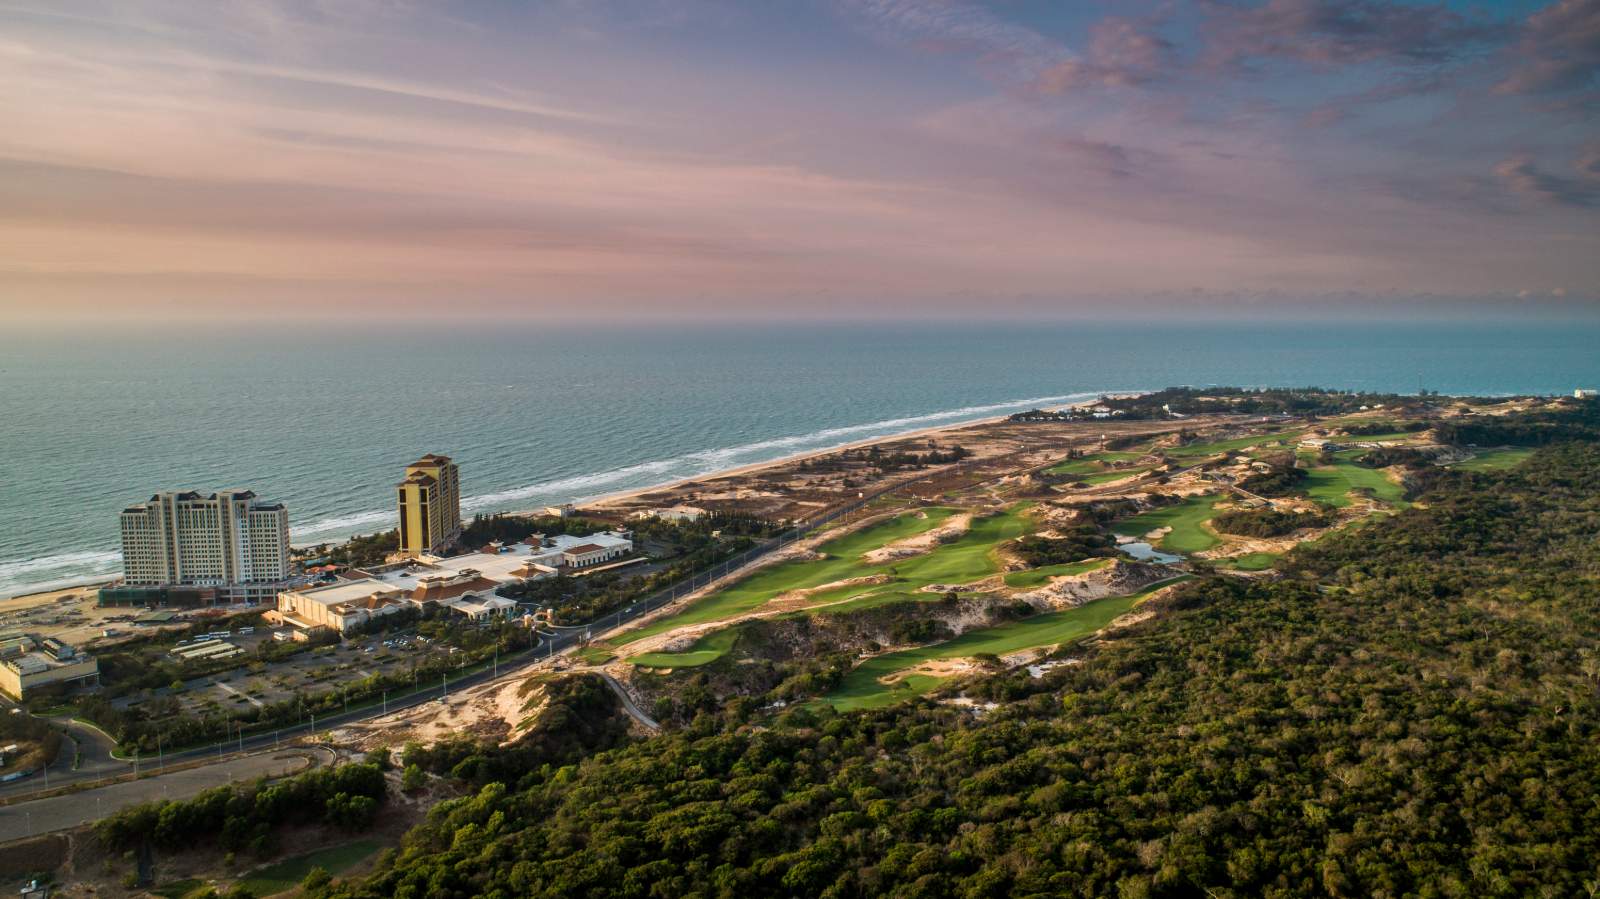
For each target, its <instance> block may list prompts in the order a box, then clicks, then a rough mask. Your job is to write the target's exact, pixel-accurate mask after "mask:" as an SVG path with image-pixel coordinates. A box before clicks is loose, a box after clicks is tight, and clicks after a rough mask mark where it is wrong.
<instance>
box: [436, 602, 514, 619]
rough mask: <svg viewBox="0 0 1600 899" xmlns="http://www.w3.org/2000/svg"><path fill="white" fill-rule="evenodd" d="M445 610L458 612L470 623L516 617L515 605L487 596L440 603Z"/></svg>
mask: <svg viewBox="0 0 1600 899" xmlns="http://www.w3.org/2000/svg"><path fill="white" fill-rule="evenodd" d="M442 605H444V606H445V608H448V609H450V610H451V611H454V612H458V613H460V614H462V615H465V616H467V618H469V619H471V620H472V621H487V620H488V619H490V618H512V617H514V616H515V615H516V611H517V604H516V603H515V602H514V601H512V600H509V599H506V598H505V597H503V596H488V597H483V598H481V599H480V598H476V597H474V598H470V599H465V598H464V599H454V600H450V601H448V602H445V603H442Z"/></svg>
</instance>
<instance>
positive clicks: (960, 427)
mask: <svg viewBox="0 0 1600 899" xmlns="http://www.w3.org/2000/svg"><path fill="white" fill-rule="evenodd" d="M1105 395H1109V396H1120V395H1123V394H1121V393H1108V394H1105ZM1098 401H1099V400H1098V399H1086V400H1080V401H1078V402H1075V403H1065V404H1060V405H1052V406H1045V407H1044V408H1046V409H1068V408H1076V407H1082V406H1092V405H1094V404H1095V403H1096V402H1098ZM1007 418H1009V416H1008V415H994V416H988V417H985V418H976V419H971V420H969V421H963V422H955V423H951V424H942V425H934V426H931V427H925V428H916V429H913V430H909V431H901V432H898V433H894V434H884V435H880V436H877V437H868V438H863V439H861V440H853V441H849V442H847V443H841V444H837V445H835V446H830V447H824V448H821V449H813V450H807V451H805V452H800V453H794V454H791V455H787V456H780V457H778V458H775V459H766V460H762V461H760V462H751V463H749V464H746V465H739V466H734V467H732V468H725V469H719V470H716V471H710V472H706V473H705V474H702V475H699V476H697V477H691V478H678V479H675V480H671V481H663V482H659V483H655V484H648V485H645V486H642V487H635V488H630V489H627V490H619V491H615V492H612V493H605V494H600V495H597V496H592V497H587V498H584V499H582V500H577V501H575V502H573V505H574V506H575V507H577V508H580V509H581V508H590V509H595V510H597V511H617V510H622V509H626V508H627V507H628V506H629V505H632V504H635V503H638V502H640V501H641V500H642V498H643V497H646V496H651V495H656V494H677V493H682V492H684V490H685V488H687V487H690V486H692V485H702V484H708V483H711V482H719V481H729V480H734V479H738V478H745V477H752V476H759V475H762V474H767V473H772V472H776V471H779V470H782V469H785V468H789V467H791V466H796V465H799V464H801V463H803V462H806V461H809V460H817V459H822V458H825V457H827V456H831V455H835V454H838V453H845V452H849V451H852V450H858V449H865V448H868V447H871V446H874V445H889V444H894V443H899V442H902V441H913V440H938V439H942V440H947V441H948V439H949V438H950V437H951V435H954V434H958V433H960V432H963V431H971V430H974V429H978V428H984V427H989V426H994V425H998V424H1003V423H1004V422H1005V421H1006V419H1007ZM499 514H507V515H526V516H537V515H540V514H543V507H539V508H534V509H519V510H509V511H507V512H504V513H499ZM328 542H330V541H315V542H312V543H298V542H297V543H295V544H293V545H294V547H295V548H296V549H304V548H306V547H309V546H317V545H321V544H323V543H328ZM115 580H116V577H115V576H114V575H100V576H97V577H94V578H91V579H85V580H84V581H81V582H77V583H74V584H67V585H56V586H52V587H50V588H48V589H46V590H39V591H34V592H31V593H20V594H13V595H12V596H9V597H4V598H0V616H4V615H5V614H6V613H8V612H17V611H21V610H24V609H30V608H34V607H37V606H39V605H43V604H47V603H51V602H55V601H57V600H59V599H60V598H62V597H64V596H68V595H71V594H74V593H83V592H86V591H93V590H95V589H98V588H99V587H102V586H105V585H107V584H109V583H113V582H114V581H115Z"/></svg>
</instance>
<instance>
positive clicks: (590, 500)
mask: <svg viewBox="0 0 1600 899" xmlns="http://www.w3.org/2000/svg"><path fill="white" fill-rule="evenodd" d="M1123 395H1125V394H1118V393H1112V392H1110V391H1106V392H1103V393H1097V394H1096V395H1095V396H1096V399H1092V400H1078V401H1076V402H1072V403H1062V404H1060V405H1055V406H1042V407H1040V408H1042V409H1045V410H1048V411H1053V410H1056V409H1072V408H1076V407H1079V406H1091V405H1094V404H1095V403H1097V402H1099V399H1098V397H1101V396H1123ZM1012 414H1015V413H1012ZM1010 417H1011V416H1010V415H992V416H988V417H985V418H972V419H968V420H966V421H959V422H951V423H949V424H942V425H930V426H928V427H926V428H916V429H913V430H910V431H901V432H899V433H895V434H884V435H882V436H879V437H864V438H862V439H860V440H852V441H849V442H847V443H840V444H835V445H833V446H826V447H822V448H820V449H811V450H803V451H801V452H798V453H791V454H790V455H787V456H779V457H776V458H772V459H765V460H762V461H760V462H750V463H746V464H744V465H737V466H734V467H733V468H719V469H717V470H715V471H708V472H706V473H704V474H700V475H695V476H693V477H687V478H679V479H678V480H675V481H665V482H662V483H659V484H650V485H647V486H645V487H635V488H629V489H626V490H618V491H615V492H613V493H603V494H600V495H599V496H592V497H586V498H584V499H582V500H574V501H573V503H572V505H573V507H574V508H577V509H582V508H584V507H586V506H605V505H606V504H608V503H621V502H625V501H627V500H632V499H638V498H640V497H642V496H645V495H646V494H650V493H658V492H661V491H666V490H675V489H678V488H680V487H683V486H684V485H686V484H698V483H701V482H703V481H715V480H719V479H722V478H733V477H740V476H742V475H747V474H755V473H756V472H759V471H762V470H763V469H767V468H776V467H778V466H780V465H791V464H793V463H795V462H801V461H804V460H806V459H817V458H821V457H822V456H827V455H830V454H832V453H839V452H845V451H847V450H853V449H861V448H864V447H869V446H872V445H873V444H877V443H889V442H892V441H896V440H912V439H915V438H918V437H932V436H935V435H937V434H943V433H945V432H947V431H955V430H960V429H963V428H971V427H976V426H978V425H992V424H997V423H999V422H1003V421H1005V420H1006V419H1008V418H1010ZM539 511H540V510H538V509H520V510H514V511H509V512H501V513H497V514H502V515H536V514H538V513H539Z"/></svg>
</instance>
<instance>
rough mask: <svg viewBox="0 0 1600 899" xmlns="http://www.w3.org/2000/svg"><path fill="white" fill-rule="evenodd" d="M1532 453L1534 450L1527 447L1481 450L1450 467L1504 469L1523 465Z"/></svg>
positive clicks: (1485, 469)
mask: <svg viewBox="0 0 1600 899" xmlns="http://www.w3.org/2000/svg"><path fill="white" fill-rule="evenodd" d="M1531 455H1533V450H1532V449H1530V448H1527V447H1505V448H1503V449H1492V450H1480V451H1479V452H1478V454H1477V455H1475V456H1473V457H1472V458H1470V459H1467V460H1465V461H1462V462H1457V463H1455V464H1454V465H1451V466H1450V467H1451V468H1459V469H1461V470H1462V471H1504V470H1506V469H1507V468H1515V467H1517V466H1518V465H1521V464H1522V463H1523V462H1524V461H1526V460H1527V458H1528V457H1529V456H1531Z"/></svg>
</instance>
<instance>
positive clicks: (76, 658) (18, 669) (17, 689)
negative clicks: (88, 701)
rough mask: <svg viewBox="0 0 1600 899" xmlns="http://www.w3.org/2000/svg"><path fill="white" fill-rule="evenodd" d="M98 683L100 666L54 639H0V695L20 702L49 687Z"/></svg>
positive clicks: (26, 636)
mask: <svg viewBox="0 0 1600 899" xmlns="http://www.w3.org/2000/svg"><path fill="white" fill-rule="evenodd" d="M99 681H100V663H99V662H97V661H95V658H94V656H92V655H89V654H88V653H84V652H79V651H78V650H77V649H76V648H74V647H73V646H71V645H70V644H67V643H63V642H61V641H60V640H57V639H56V638H54V637H45V638H43V639H39V638H37V637H34V636H33V635H31V634H11V635H9V636H5V637H0V692H3V693H5V694H6V695H7V696H9V697H11V698H12V699H15V700H17V701H18V702H21V701H22V700H24V699H26V698H28V694H29V693H31V692H34V691H37V690H38V689H39V688H41V687H46V686H49V685H51V684H83V683H94V684H98V683H99Z"/></svg>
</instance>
